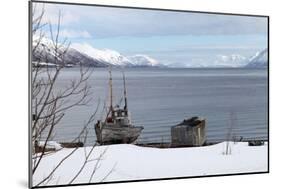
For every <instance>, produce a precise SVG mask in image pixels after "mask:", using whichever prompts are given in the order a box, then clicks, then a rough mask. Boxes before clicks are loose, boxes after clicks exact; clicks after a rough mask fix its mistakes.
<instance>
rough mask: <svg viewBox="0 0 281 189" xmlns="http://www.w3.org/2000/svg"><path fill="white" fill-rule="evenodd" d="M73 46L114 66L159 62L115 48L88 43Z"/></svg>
mask: <svg viewBox="0 0 281 189" xmlns="http://www.w3.org/2000/svg"><path fill="white" fill-rule="evenodd" d="M71 47H72V48H74V49H76V50H78V51H80V52H83V53H85V54H87V55H88V56H90V57H91V58H93V59H95V60H98V61H101V62H105V63H108V64H112V65H114V66H156V65H157V64H159V63H158V62H157V61H156V60H154V59H153V58H151V57H149V56H147V55H142V54H136V55H133V56H125V55H122V54H121V53H119V52H117V51H115V50H111V49H97V48H94V47H92V46H91V45H90V44H88V43H73V44H72V45H71Z"/></svg>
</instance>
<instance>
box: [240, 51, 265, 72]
mask: <svg viewBox="0 0 281 189" xmlns="http://www.w3.org/2000/svg"><path fill="white" fill-rule="evenodd" d="M267 66H268V49H267V48H266V49H264V50H263V51H259V52H257V53H256V54H255V55H254V56H252V57H251V58H250V59H249V63H248V64H247V65H246V66H245V67H247V68H267Z"/></svg>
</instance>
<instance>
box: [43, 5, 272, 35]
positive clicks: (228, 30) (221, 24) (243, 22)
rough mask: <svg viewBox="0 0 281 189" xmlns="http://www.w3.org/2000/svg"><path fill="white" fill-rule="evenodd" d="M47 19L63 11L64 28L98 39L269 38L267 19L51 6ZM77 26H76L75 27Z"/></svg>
mask: <svg viewBox="0 0 281 189" xmlns="http://www.w3.org/2000/svg"><path fill="white" fill-rule="evenodd" d="M46 8H47V9H46V16H47V17H48V18H51V20H53V17H54V19H55V18H56V16H57V13H58V11H59V10H61V11H62V12H63V24H64V25H67V26H69V27H72V28H76V29H78V28H81V27H83V29H85V30H87V31H89V32H90V33H91V34H93V35H94V36H95V37H96V38H98V37H101V38H103V37H120V36H157V35H158V36H159V35H250V34H267V18H265V17H249V16H234V15H217V14H203V13H191V12H172V11H156V10H142V9H124V8H110V7H95V6H73V5H61V4H48V5H47V6H46ZM73 23H76V24H73Z"/></svg>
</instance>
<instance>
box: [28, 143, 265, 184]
mask: <svg viewBox="0 0 281 189" xmlns="http://www.w3.org/2000/svg"><path fill="white" fill-rule="evenodd" d="M229 144H230V149H231V154H230V155H224V151H225V147H226V142H223V143H219V144H216V145H212V146H204V147H194V148H166V149H158V148H149V147H140V146H135V145H130V144H119V145H110V146H97V147H95V148H94V150H93V153H92V155H91V157H90V159H91V161H90V162H88V163H87V164H86V167H85V168H84V169H83V171H82V172H81V174H80V175H79V176H78V177H77V179H76V180H75V181H74V182H73V184H74V183H88V182H89V178H90V175H91V173H92V171H93V170H94V167H95V166H96V165H97V162H99V164H98V166H97V167H98V169H97V170H96V172H95V174H94V176H93V179H92V180H91V182H110V181H126V180H143V179H155V178H170V177H188V176H203V175H216V174H235V173H247V172H264V171H267V167H268V165H267V162H268V159H267V150H268V146H267V143H265V145H263V146H248V143H246V142H239V143H234V142H230V143H229ZM90 149H91V147H82V148H79V149H78V150H77V151H75V153H74V154H72V155H71V156H70V157H69V158H68V159H67V160H66V161H65V162H64V163H63V164H62V165H61V167H60V168H59V169H57V171H56V172H55V174H54V175H53V176H52V179H51V180H50V181H49V182H48V185H54V184H68V183H69V181H70V180H71V179H72V178H73V177H74V176H75V174H76V173H77V171H78V170H79V169H80V167H81V165H82V164H83V162H84V160H85V152H89V151H90ZM72 150H73V149H62V150H59V151H57V152H55V153H52V154H50V155H46V156H45V157H44V158H43V159H42V162H41V164H40V165H39V167H38V170H37V171H36V173H35V175H34V177H33V181H34V185H36V184H37V183H38V182H39V181H40V180H42V178H44V177H45V176H46V175H48V173H49V172H50V171H51V170H52V169H53V168H54V167H55V165H57V163H58V162H59V161H60V160H61V159H63V158H64V157H65V156H66V155H68V154H69V153H70V152H72ZM101 154H103V155H101ZM98 157H101V160H100V161H98V160H97V159H99V158H98ZM43 185H44V184H43Z"/></svg>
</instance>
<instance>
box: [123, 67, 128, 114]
mask: <svg viewBox="0 0 281 189" xmlns="http://www.w3.org/2000/svg"><path fill="white" fill-rule="evenodd" d="M123 85H124V100H125V106H124V110H125V112H126V114H128V106H127V90H126V81H125V74H124V72H123Z"/></svg>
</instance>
